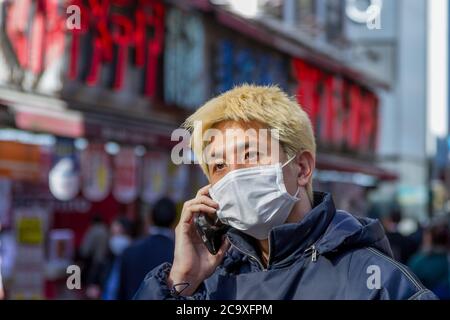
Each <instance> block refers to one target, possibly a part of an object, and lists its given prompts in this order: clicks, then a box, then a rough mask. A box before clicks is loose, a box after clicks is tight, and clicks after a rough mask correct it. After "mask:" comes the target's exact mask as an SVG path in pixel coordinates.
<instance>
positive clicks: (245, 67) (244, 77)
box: [213, 39, 289, 94]
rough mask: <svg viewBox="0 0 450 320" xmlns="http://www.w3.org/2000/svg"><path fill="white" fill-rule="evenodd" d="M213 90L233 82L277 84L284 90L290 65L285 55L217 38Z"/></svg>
mask: <svg viewBox="0 0 450 320" xmlns="http://www.w3.org/2000/svg"><path fill="white" fill-rule="evenodd" d="M213 72H214V78H215V79H214V80H215V88H214V92H215V93H216V94H219V93H223V92H225V91H227V90H230V89H232V88H233V87H234V86H235V85H239V84H244V83H253V84H259V85H272V84H276V85H278V86H280V87H281V88H282V89H285V90H287V88H288V85H287V81H288V75H289V68H288V65H287V63H286V59H283V57H282V56H281V55H279V54H277V53H274V52H273V53H272V52H267V51H263V50H258V49H254V48H251V47H249V46H244V45H236V44H235V41H231V40H228V39H221V40H219V41H217V44H216V52H215V64H214V68H213Z"/></svg>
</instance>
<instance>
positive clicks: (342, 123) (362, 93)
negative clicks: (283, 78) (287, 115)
mask: <svg viewBox="0 0 450 320" xmlns="http://www.w3.org/2000/svg"><path fill="white" fill-rule="evenodd" d="M293 68H294V74H295V76H296V79H297V81H298V86H297V99H298V102H299V103H300V105H301V106H302V107H303V108H304V110H305V111H306V112H307V113H308V115H309V116H310V119H311V122H312V124H313V127H314V130H315V134H316V136H317V138H318V140H319V141H320V142H322V143H324V144H325V145H328V146H331V147H336V148H342V147H344V148H346V149H347V150H352V151H358V152H363V153H373V152H374V151H375V148H376V139H377V130H378V128H377V123H378V99H377V97H376V95H375V94H374V93H373V92H370V91H369V90H367V89H366V88H363V87H362V86H360V85H358V84H355V83H353V82H350V81H348V80H346V79H343V78H342V77H341V76H339V75H330V74H327V73H325V72H324V71H322V70H320V69H318V68H317V67H315V66H313V65H311V64H308V63H306V62H304V61H302V60H300V59H294V60H293Z"/></svg>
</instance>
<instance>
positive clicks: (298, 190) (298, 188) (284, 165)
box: [281, 155, 300, 201]
mask: <svg viewBox="0 0 450 320" xmlns="http://www.w3.org/2000/svg"><path fill="white" fill-rule="evenodd" d="M295 157H296V156H295V155H294V156H293V157H291V158H290V159H289V160H288V161H286V163H284V164H283V165H282V166H281V168H284V167H286V166H287V165H288V164H289V163H290V162H291V161H292V160H294V158H295ZM299 193H300V187H299V186H297V192H295V195H293V197H294V198H297V199H298V200H300V198H298V194H299ZM298 200H297V201H298Z"/></svg>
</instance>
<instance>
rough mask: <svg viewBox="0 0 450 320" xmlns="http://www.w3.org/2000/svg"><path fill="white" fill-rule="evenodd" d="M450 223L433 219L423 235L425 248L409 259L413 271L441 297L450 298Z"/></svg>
mask: <svg viewBox="0 0 450 320" xmlns="http://www.w3.org/2000/svg"><path fill="white" fill-rule="evenodd" d="M449 239H450V236H449V225H448V223H447V221H444V220H442V219H439V220H435V221H433V222H432V223H431V224H430V226H429V227H428V228H427V229H426V231H425V234H424V237H423V241H424V243H423V250H422V251H421V252H419V253H417V254H416V255H414V256H413V257H412V258H411V260H410V261H409V266H410V268H411V269H412V271H413V272H414V273H415V274H416V275H417V277H419V279H420V280H421V281H422V282H423V284H424V285H425V286H427V287H428V288H429V289H430V290H431V291H433V292H434V293H435V294H436V295H437V296H438V297H439V298H440V299H446V300H448V299H450V273H449V269H450V255H449Z"/></svg>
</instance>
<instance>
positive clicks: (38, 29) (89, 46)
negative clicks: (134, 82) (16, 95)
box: [0, 0, 164, 97]
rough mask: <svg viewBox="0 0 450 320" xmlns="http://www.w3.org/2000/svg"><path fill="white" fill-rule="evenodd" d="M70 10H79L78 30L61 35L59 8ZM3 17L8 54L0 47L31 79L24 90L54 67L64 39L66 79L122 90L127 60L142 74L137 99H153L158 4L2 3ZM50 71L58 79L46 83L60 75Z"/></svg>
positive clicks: (142, 0) (115, 0)
mask: <svg viewBox="0 0 450 320" xmlns="http://www.w3.org/2000/svg"><path fill="white" fill-rule="evenodd" d="M71 5H75V6H77V7H78V8H80V14H81V16H80V28H79V29H78V28H73V29H71V30H67V29H66V19H67V18H68V16H67V13H66V10H65V8H66V7H67V6H71ZM5 11H6V21H5V25H6V36H7V40H8V42H9V44H10V45H11V49H12V50H9V47H8V46H6V44H5V43H2V44H0V46H1V49H2V51H3V52H5V53H6V55H7V57H6V60H7V62H8V63H9V64H11V65H14V64H15V63H14V61H17V64H18V67H19V68H20V69H21V70H22V72H23V71H26V72H27V73H30V75H31V76H32V77H33V78H34V79H33V80H32V81H31V82H32V83H31V85H30V88H36V87H37V86H38V82H39V81H40V80H41V79H40V78H41V76H42V74H43V73H44V71H46V69H48V68H49V67H50V66H53V67H55V66H54V62H55V61H60V58H62V56H63V55H64V49H65V46H66V35H67V34H70V37H69V43H68V46H69V56H68V59H67V60H68V65H67V77H68V78H69V79H71V80H78V81H82V82H84V83H85V84H87V85H90V86H97V85H100V86H105V84H106V83H107V87H109V88H112V89H114V90H122V89H123V88H124V85H125V75H126V74H127V70H128V67H129V61H130V60H131V59H132V60H133V61H134V62H133V67H136V68H139V69H143V70H144V74H145V76H144V84H143V86H142V90H141V94H144V95H145V96H148V97H153V96H154V95H155V91H156V80H157V71H158V66H159V59H160V56H161V54H162V50H163V39H164V6H163V5H162V3H161V2H160V1H158V0H138V1H128V0H70V1H63V0H36V1H33V0H16V1H11V2H8V3H7V4H6V5H5ZM131 50H133V51H131ZM87 52H89V54H87V55H86V54H85V53H87ZM131 52H133V56H130V54H131ZM103 66H108V67H109V68H111V71H112V72H111V77H110V79H108V81H106V82H105V81H101V78H102V77H101V75H102V67H103ZM55 68H56V69H59V70H57V71H58V72H59V75H56V76H55V75H54V76H53V77H52V81H55V80H56V79H57V78H59V77H61V76H62V72H63V71H64V66H63V65H62V64H60V65H57V66H56V67H55ZM58 76H59V77H58ZM57 87H58V88H61V86H60V85H58V86H57Z"/></svg>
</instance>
